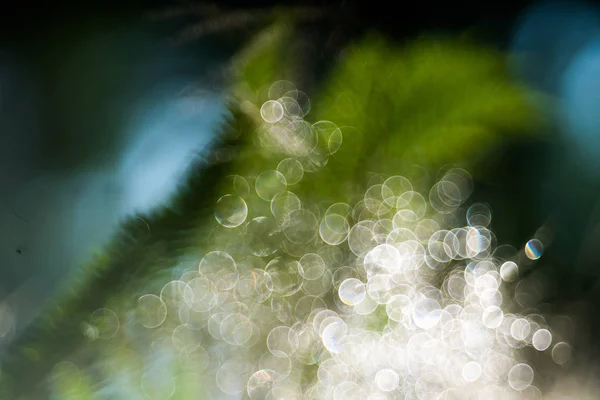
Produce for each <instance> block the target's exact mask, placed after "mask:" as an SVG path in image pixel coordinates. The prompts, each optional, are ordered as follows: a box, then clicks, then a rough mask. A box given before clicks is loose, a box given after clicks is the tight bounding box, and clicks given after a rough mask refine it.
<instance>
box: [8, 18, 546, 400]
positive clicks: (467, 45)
mask: <svg viewBox="0 0 600 400" xmlns="http://www.w3.org/2000/svg"><path fill="white" fill-rule="evenodd" d="M293 34H294V29H293V25H292V24H291V22H290V21H282V22H278V23H276V24H274V25H272V26H270V27H268V28H267V29H265V30H264V31H263V32H262V33H260V34H259V35H257V37H255V38H252V39H251V41H250V42H249V43H248V46H247V47H246V49H245V50H244V51H243V52H242V53H241V54H240V55H239V56H238V57H237V58H236V59H235V60H234V62H233V64H232V65H233V69H232V71H233V72H234V74H233V76H234V81H233V82H232V90H231V104H230V109H231V115H230V116H229V117H228V118H227V120H226V121H225V122H224V124H223V126H222V129H221V131H220V132H219V135H217V139H216V142H215V143H214V144H213V148H212V149H211V150H210V151H208V152H206V153H205V154H203V155H202V157H201V159H200V160H199V162H198V163H196V164H195V165H193V166H192V167H191V168H190V171H189V172H190V173H189V178H188V180H187V182H186V183H185V185H183V186H182V188H181V191H180V193H178V194H177V196H176V197H175V198H174V199H173V201H172V202H171V204H170V205H169V206H168V207H165V208H162V209H159V210H156V212H155V213H153V214H152V215H147V216H141V217H142V218H143V220H140V219H137V218H132V219H130V220H129V221H127V222H125V223H124V224H123V228H122V230H121V231H120V232H119V233H118V234H117V235H116V236H115V238H114V239H113V241H112V242H111V243H109V244H108V246H107V247H106V250H105V251H104V252H103V253H102V254H99V255H97V256H96V257H95V259H93V260H92V261H90V263H89V264H88V265H85V266H84V267H82V269H81V270H80V271H78V273H77V274H76V275H75V276H74V277H73V279H72V280H70V281H68V282H66V283H65V285H64V288H63V290H62V291H61V292H60V294H59V296H58V297H57V298H56V300H55V301H54V302H53V303H52V304H51V305H50V306H49V307H48V309H47V310H46V312H45V314H44V315H42V316H41V317H40V318H39V320H38V321H37V322H36V323H35V324H34V325H32V326H31V327H30V328H29V329H28V331H27V332H25V334H23V335H21V336H20V337H19V338H18V340H17V341H16V342H15V343H14V344H13V345H12V347H11V348H10V349H9V350H8V353H7V354H5V358H4V366H3V375H2V376H3V379H4V381H5V384H6V385H5V386H4V388H5V390H8V389H6V388H9V387H12V388H13V389H15V393H14V395H16V393H22V394H24V393H26V392H29V391H31V392H33V393H37V394H39V393H41V392H40V391H39V390H42V389H39V388H40V385H42V384H40V382H42V380H43V377H44V376H45V375H46V374H47V373H48V372H49V371H50V370H51V368H52V367H53V366H54V365H55V364H56V363H57V362H59V361H61V360H69V359H70V358H71V357H75V356H76V355H77V354H81V352H82V351H83V350H82V347H83V348H85V347H86V346H87V347H88V351H89V352H90V354H91V355H88V356H85V357H83V358H82V359H83V360H86V362H90V361H92V360H93V359H94V354H96V355H98V354H100V352H101V347H99V345H98V344H97V343H91V344H88V343H87V342H86V341H85V338H84V336H83V335H82V332H81V324H82V321H86V320H87V319H88V318H89V315H90V313H92V312H93V311H94V310H95V309H97V308H100V307H108V308H111V309H114V310H118V311H117V312H118V313H119V314H120V315H126V313H127V310H129V309H131V308H133V307H134V306H135V302H136V300H137V298H138V297H139V296H140V295H142V294H144V293H153V292H157V291H158V290H160V287H161V286H162V284H164V283H165V282H167V281H168V280H170V279H172V278H170V277H171V276H172V273H173V270H172V268H173V267H174V266H175V264H176V263H177V262H178V260H181V259H182V258H188V259H194V258H195V257H199V256H201V255H202V254H204V253H205V252H207V251H209V250H210V249H211V247H210V246H212V245H213V244H214V240H216V239H215V238H214V236H212V235H211V232H212V229H213V228H214V227H215V225H216V222H215V221H214V218H213V215H212V210H213V205H214V202H215V201H216V199H218V198H219V197H220V196H221V195H223V194H225V193H229V192H230V187H229V186H228V185H231V181H230V179H228V178H227V176H229V175H230V174H243V175H244V176H247V177H255V176H257V175H258V174H259V173H260V172H262V171H265V170H268V169H275V168H276V166H277V163H278V161H279V160H280V159H281V157H279V155H277V154H273V153H271V152H267V151H265V150H264V149H262V148H261V147H260V146H256V145H255V144H254V140H255V137H254V135H255V131H256V130H257V129H258V128H259V127H260V125H261V123H262V121H261V120H260V113H259V109H260V107H261V105H262V102H264V101H265V100H266V99H265V96H264V93H265V88H268V87H269V85H270V84H272V83H273V82H274V81H277V80H281V79H287V80H290V81H292V82H293V81H294V76H293V73H292V72H290V71H292V70H293V69H291V68H284V66H285V65H289V59H288V58H289V57H291V55H290V54H289V52H288V51H287V48H286V46H287V43H288V42H289V40H290V38H291V37H292V35H293ZM296 70H297V68H296ZM299 89H302V88H299ZM318 89H319V90H318V92H317V93H309V96H310V98H311V99H312V100H313V101H312V106H311V108H312V111H311V112H310V113H309V114H308V116H307V119H308V120H310V121H311V122H313V123H314V122H317V121H321V120H328V121H332V122H333V123H335V124H336V125H337V126H339V127H340V129H341V132H342V135H343V144H342V146H341V148H340V150H339V151H338V152H337V153H335V154H333V155H332V156H330V158H329V160H328V161H327V165H326V166H325V167H324V168H322V169H321V170H320V171H319V172H318V173H307V174H306V175H305V177H304V179H303V180H302V182H301V183H300V184H298V185H297V186H295V188H294V191H295V192H296V194H298V196H300V198H302V199H310V200H311V201H312V202H315V203H318V202H326V203H329V204H331V203H333V202H336V201H344V202H351V201H352V200H353V199H356V196H358V195H359V194H360V193H364V188H365V187H366V185H367V183H368V179H369V176H370V175H369V173H377V174H381V175H382V176H385V175H394V174H400V175H410V168H412V165H414V164H418V165H422V166H425V167H427V168H430V170H431V171H434V172H435V170H436V169H438V168H440V167H442V166H444V165H446V164H448V163H452V164H460V165H466V166H469V167H470V171H471V172H473V173H475V174H476V173H477V163H478V162H479V161H480V160H481V159H483V158H485V157H486V154H488V153H489V152H490V151H492V150H493V149H494V146H495V145H497V144H499V143H501V141H502V140H503V139H504V138H505V137H516V136H518V135H530V134H531V133H532V132H533V129H534V127H535V125H536V123H537V122H538V121H537V120H536V118H535V114H534V113H533V111H532V110H531V109H530V108H529V107H528V106H527V105H526V102H525V99H524V95H523V92H522V89H521V88H520V87H519V86H517V85H516V84H515V83H513V82H512V81H511V80H510V79H509V76H508V73H507V71H506V68H505V57H504V55H503V54H499V53H497V52H494V51H491V50H489V49H487V48H485V47H484V46H480V45H477V44H473V43H471V42H469V41H468V40H464V39H446V38H444V39H433V38H422V39H418V40H416V41H414V42H411V43H410V44H408V45H406V46H398V45H396V44H394V43H391V42H389V41H387V40H386V39H385V38H383V37H381V36H378V35H371V36H368V37H365V38H364V39H363V40H361V41H360V42H358V43H355V44H353V45H351V46H350V47H349V48H347V49H346V50H345V51H344V54H343V55H342V57H341V58H340V60H339V61H338V62H337V63H336V64H335V65H334V66H333V67H332V69H331V70H330V71H329V73H328V79H327V80H326V81H325V83H324V84H323V85H322V86H321V87H320V88H318ZM248 206H249V209H250V210H251V214H250V215H249V216H248V218H253V217H255V216H259V215H268V213H269V207H268V204H267V203H266V202H261V201H260V200H258V201H251V200H249V201H248ZM142 221H143V222H142ZM146 223H147V225H146ZM217 239H218V238H217ZM377 315H379V314H377ZM377 315H375V317H374V319H373V321H371V322H370V324H371V325H372V327H373V329H377V327H378V326H381V324H382V321H380V320H378V318H377ZM111 340H113V341H115V342H117V343H120V344H121V345H124V346H126V347H129V348H131V347H135V346H134V345H133V344H132V343H131V342H129V340H130V339H127V338H120V339H111ZM118 353H119V352H117V354H116V355H115V354H113V356H114V357H118V356H119V354H118ZM123 354H127V353H123ZM113 356H111V357H113ZM121 358H123V357H121ZM122 361H123V364H125V363H127V362H131V359H128V358H127V357H125V360H122ZM309 372H310V371H307V373H309ZM313 373H314V371H313ZM89 379H91V378H90V377H89V376H87V375H85V370H84V372H82V378H81V380H80V381H79V383H78V385H79V386H78V389H77V393H76V398H78V399H93V398H95V397H94V394H93V392H94V389H93V385H92V384H90V383H89V382H88V380H89ZM67 384H68V382H67ZM36 385H37V386H36ZM67 389H68V390H67ZM67 389H64V391H65V393H67V392H69V391H70V390H71V389H69V388H67ZM186 390H189V391H194V390H196V389H193V388H191V389H189V388H188V389H185V388H184V387H182V388H181V391H179V392H178V394H177V395H176V397H174V398H176V399H185V398H188V397H186ZM33 396H35V394H34V395H33ZM7 398H8V397H7ZM10 398H21V397H10ZM22 398H29V397H22ZM33 398H36V397H33ZM60 398H68V397H60Z"/></svg>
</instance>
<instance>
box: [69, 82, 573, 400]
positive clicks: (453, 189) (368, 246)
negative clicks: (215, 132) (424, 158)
mask: <svg viewBox="0 0 600 400" xmlns="http://www.w3.org/2000/svg"><path fill="white" fill-rule="evenodd" d="M268 97H269V100H267V101H266V102H264V104H263V105H262V107H261V108H260V116H261V118H262V120H263V121H264V125H263V126H262V127H261V129H259V131H258V132H257V137H256V140H255V143H257V144H258V145H260V146H261V147H265V148H271V149H275V150H276V151H277V152H278V153H281V154H282V155H283V156H282V158H281V161H280V162H279V163H278V164H277V167H276V168H275V169H273V170H267V171H264V172H262V173H260V174H259V175H258V176H256V177H254V178H253V179H250V178H245V177H242V176H239V175H236V176H232V177H230V178H231V179H230V186H229V187H230V188H231V190H230V193H224V194H223V195H222V196H221V197H220V198H219V199H218V200H217V201H216V204H215V209H214V216H215V220H216V221H217V223H218V225H217V226H216V227H215V229H214V232H213V236H212V238H213V239H214V243H215V246H214V249H212V250H211V251H208V252H206V253H205V254H204V256H203V257H202V258H201V260H200V261H199V262H198V263H195V264H194V265H193V268H189V266H187V267H186V268H184V269H182V270H177V273H178V276H176V279H174V280H171V281H169V282H168V283H167V284H165V285H164V286H163V287H162V290H161V291H160V293H158V294H153V293H149V294H144V295H142V296H140V297H139V298H138V300H137V305H136V309H135V310H132V315H133V317H131V318H133V320H135V324H137V325H141V326H143V327H144V328H145V329H146V330H148V331H151V332H152V333H151V337H152V340H153V342H152V346H151V348H152V349H153V350H157V349H159V348H160V349H161V351H166V350H165V349H168V351H169V352H170V353H171V354H175V355H176V356H175V358H176V359H177V360H178V361H177V362H179V363H183V364H185V365H189V366H191V367H190V370H191V371H192V372H193V376H196V377H197V376H200V375H202V376H203V377H204V379H203V381H202V382H203V389H202V390H203V391H205V392H206V393H212V394H209V395H207V396H208V397H209V398H250V399H301V398H306V399H334V400H342V399H361V400H364V399H371V400H380V399H471V398H473V399H505V398H531V399H537V398H541V391H540V390H539V389H538V388H537V387H536V385H535V373H534V368H533V367H532V365H530V364H529V363H528V361H527V360H526V359H524V358H523V356H522V355H521V349H523V348H524V347H531V348H533V349H535V350H536V351H538V352H543V353H547V354H548V357H550V359H552V360H553V361H554V362H555V363H556V364H559V365H560V364H565V363H567V362H568V361H569V357H570V346H569V345H568V344H567V343H565V342H562V341H557V340H556V338H555V337H554V334H555V332H554V331H553V329H552V328H551V327H550V326H549V325H548V323H547V322H546V320H545V318H544V317H543V316H542V315H541V313H540V312H539V311H537V310H535V309H532V308H528V309H527V310H524V312H519V306H520V305H521V302H519V299H518V298H517V297H518V296H516V295H515V293H516V291H515V286H516V285H517V283H518V281H519V260H520V259H519V257H518V256H517V255H518V254H517V253H519V252H517V250H516V249H514V248H513V247H511V246H506V245H504V246H499V245H498V244H497V242H496V237H495V235H494V233H493V232H492V231H491V230H490V226H491V225H490V224H491V220H492V213H491V210H490V208H489V206H487V205H486V204H483V203H475V204H470V205H468V206H466V201H467V199H468V198H469V196H470V195H471V192H472V190H473V187H472V186H473V183H472V180H471V177H470V175H469V174H468V172H467V171H465V170H464V169H461V168H447V169H445V170H443V171H441V173H440V174H439V177H438V178H439V179H437V181H436V183H435V184H433V186H432V187H431V188H430V190H429V191H428V193H419V191H417V190H416V188H415V187H413V183H412V182H411V180H409V179H407V178H406V177H403V176H400V175H396V176H389V177H381V176H378V175H377V176H376V177H375V178H373V179H371V181H370V182H369V187H368V189H367V190H366V191H365V192H364V196H362V199H361V200H360V201H358V202H357V203H356V204H347V203H335V204H329V205H327V206H326V207H324V206H323V205H322V203H319V204H318V203H317V202H315V201H313V202H309V201H308V200H306V199H300V197H299V196H298V195H296V194H294V193H293V192H292V191H291V190H292V189H293V186H294V185H296V184H297V183H299V182H301V180H302V179H303V176H304V174H305V173H315V172H317V171H318V170H319V169H320V168H323V167H324V166H325V165H326V164H327V162H328V158H329V156H331V155H332V154H334V153H335V152H336V151H337V150H338V149H339V147H340V146H341V144H342V131H341V130H340V129H339V128H338V127H337V126H336V125H335V124H333V123H332V122H329V121H320V122H317V123H315V124H312V125H311V124H309V123H308V122H306V121H305V120H304V119H303V117H304V115H305V114H306V113H307V112H308V111H309V110H310V102H309V100H308V98H307V97H306V96H305V95H304V94H303V93H302V92H300V91H299V90H297V89H296V88H295V87H294V86H293V84H291V83H290V82H287V81H279V82H276V83H275V84H274V85H273V86H271V87H270V89H269V91H268ZM249 182H252V183H253V185H252V184H251V183H249ZM252 186H253V187H252ZM252 204H258V206H257V207H258V209H259V210H260V212H262V211H263V210H267V211H268V212H265V213H264V215H260V216H257V217H255V218H250V215H252V213H251V212H250V211H251V208H252ZM259 214H260V213H259ZM542 252H543V244H542V241H540V240H538V239H532V240H531V241H529V242H528V243H527V244H526V245H525V246H524V249H523V250H521V252H520V253H521V254H524V255H525V256H526V257H527V259H528V260H536V259H538V258H540V257H541V255H542ZM521 308H523V307H521ZM122 318H124V317H122ZM92 319H93V320H94V321H90V324H88V325H86V334H87V335H88V336H92V337H93V338H104V339H108V338H110V337H112V336H114V335H115V334H116V332H117V331H118V330H119V317H118V316H117V315H116V314H115V313H114V312H112V311H111V310H108V309H101V310H99V311H97V312H95V313H94V314H93V316H92ZM136 332H137V331H136ZM111 335H112V336H111ZM63 367H64V365H63ZM156 371H157V369H156V368H148V370H147V371H146V373H144V375H143V376H142V378H141V387H142V390H143V392H144V394H145V395H146V396H147V397H149V398H151V399H168V398H170V397H171V396H172V395H173V393H175V390H176V387H177V384H176V379H175V378H173V379H172V380H169V379H171V378H168V377H166V375H164V374H162V375H160V376H159V375H158V374H157V372H156ZM207 377H208V378H207ZM165 382H166V383H165ZM211 390H214V391H212V392H211Z"/></svg>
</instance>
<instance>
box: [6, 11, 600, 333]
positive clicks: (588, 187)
mask: <svg viewBox="0 0 600 400" xmlns="http://www.w3.org/2000/svg"><path fill="white" fill-rule="evenodd" d="M278 5H279V4H277V3H273V2H264V1H252V2H236V1H220V2H218V3H214V4H213V3H202V2H198V3H188V2H185V3H184V2H170V1H158V0H154V1H147V2H142V1H127V0H124V1H121V2H118V3H117V2H114V3H112V2H106V1H104V2H100V1H89V2H84V3H79V4H75V5H68V6H67V5H66V4H46V5H41V6H34V5H33V4H25V3H21V4H20V5H18V6H17V5H16V4H15V5H12V7H13V8H12V9H4V10H3V11H2V13H1V15H0V29H2V35H0V300H1V301H7V302H8V304H10V307H11V309H13V310H14V312H15V313H18V314H19V316H20V317H19V322H18V326H17V332H18V331H19V330H20V329H23V328H24V327H25V326H26V325H27V323H28V321H31V319H32V318H33V317H34V316H35V315H36V313H37V312H38V311H39V309H40V307H41V306H42V305H43V304H44V302H45V301H46V300H47V299H48V298H49V296H50V295H51V294H52V293H54V291H55V290H56V289H57V288H58V286H59V285H60V283H61V281H62V280H63V279H64V278H65V276H67V274H68V273H69V272H70V271H73V270H75V269H77V268H79V267H80V266H81V264H82V263H83V262H84V261H85V260H86V258H87V257H89V256H90V254H91V252H92V251H94V250H97V249H99V248H100V247H101V246H102V245H103V244H104V243H105V242H106V241H107V240H108V239H109V238H110V236H111V233H112V232H114V230H115V229H116V228H117V226H118V223H119V221H120V220H122V218H124V217H125V216H128V215H131V214H133V213H136V212H149V211H151V210H152V209H153V208H154V207H156V206H157V205H160V204H162V203H164V202H165V201H166V200H167V199H168V198H169V196H171V195H172V194H173V193H174V192H175V190H176V189H177V187H178V184H179V183H180V182H181V180H182V177H183V174H184V172H185V170H186V167H187V166H188V165H189V163H190V162H191V160H192V159H193V158H194V156H195V154H197V152H198V151H199V150H200V149H202V148H204V147H205V146H207V145H209V143H210V141H211V139H212V135H214V134H215V129H214V128H215V126H216V124H218V122H219V121H220V120H221V118H222V116H223V115H224V112H225V105H224V96H223V90H224V87H225V85H226V83H227V82H226V81H225V80H224V78H223V77H224V74H223V70H224V68H225V67H226V65H227V62H228V61H229V59H230V57H231V56H232V55H233V54H234V53H235V52H236V51H237V50H239V49H240V48H241V46H242V45H244V44H245V39H247V37H248V35H249V34H251V33H252V32H254V31H255V30H256V28H257V26H259V25H260V24H261V21H263V20H264V19H262V17H260V15H261V12H262V11H263V10H264V9H266V8H269V7H274V6H278ZM285 6H290V4H285ZM298 6H303V7H315V8H316V9H324V10H328V11H329V12H331V11H333V12H332V14H333V15H334V17H331V18H327V19H324V20H323V21H321V22H317V23H316V27H317V28H316V33H315V35H316V36H315V37H316V38H321V39H326V40H322V41H320V43H323V49H322V51H321V52H319V55H318V57H315V60H314V64H313V65H312V66H311V67H312V68H313V69H314V70H313V71H312V72H311V74H309V75H311V76H312V78H311V79H312V80H311V79H309V82H307V84H308V85H310V84H312V85H319V82H320V81H319V79H320V77H322V76H323V74H324V73H325V72H326V71H327V68H328V66H329V64H330V63H331V61H332V60H333V59H335V57H337V55H338V54H339V52H340V51H341V50H342V49H343V48H344V47H345V45H346V44H348V43H350V42H351V41H352V40H354V39H355V38H357V37H360V36H361V35H362V34H363V33H364V32H366V31H369V30H378V31H381V32H383V33H385V34H386V35H387V36H389V37H390V38H391V39H392V40H394V41H397V42H398V43H404V42H407V41H409V40H410V39H412V38H414V37H416V36H417V35H418V34H420V33H423V32H434V33H452V34H462V33H464V32H469V33H470V34H472V35H475V36H476V37H478V38H479V39H481V40H482V41H484V42H485V43H488V44H490V45H491V46H494V47H496V48H498V49H500V50H504V51H508V52H510V53H511V61H510V62H511V65H510V68H511V71H512V73H513V74H514V78H515V79H516V80H519V81H521V82H523V83H524V84H525V85H528V86H529V87H531V88H533V89H534V93H535V94H536V95H534V96H532V98H531V99H530V101H531V102H532V104H534V105H535V106H536V107H538V108H539V109H540V110H541V111H542V112H543V115H544V116H545V118H546V121H545V122H546V123H545V124H544V127H543V129H544V130H545V131H546V132H545V134H544V135H542V136H541V139H540V138H539V137H536V138H535V139H523V140H519V141H514V142H510V143H508V142H507V143H505V144H504V145H503V147H502V150H501V151H498V152H497V153H495V154H494V155H493V157H492V159H490V160H489V162H488V163H487V165H489V171H486V174H485V178H481V179H479V180H478V181H476V191H475V192H474V198H475V200H479V201H485V202H487V203H489V205H490V207H491V209H492V210H493V211H494V214H495V215H496V216H499V218H498V219H497V220H495V222H494V229H495V232H496V234H497V236H498V239H499V242H503V243H509V244H512V245H513V246H515V247H516V248H521V247H522V246H523V244H524V243H525V242H526V241H527V240H528V239H529V238H531V237H533V236H534V235H535V234H536V231H538V230H539V229H540V228H542V227H543V228H544V229H546V231H545V232H549V233H548V234H549V235H551V236H552V246H551V247H550V248H548V249H547V251H546V252H545V254H544V263H543V265H542V266H540V267H539V268H538V269H540V270H541V271H542V272H541V273H542V275H543V276H544V278H545V279H546V281H547V289H546V292H545V294H546V296H545V300H546V301H547V302H548V303H551V304H553V305H554V306H556V307H559V308H560V307H561V305H563V304H564V306H565V307H567V305H568V307H569V309H572V308H573V307H575V308H576V309H577V311H578V312H579V313H581V314H582V315H584V316H587V318H589V319H590V321H591V322H592V328H593V329H592V330H591V331H590V332H589V334H593V333H594V332H600V331H598V329H599V328H600V324H599V323H600V318H598V315H600V314H598V313H597V309H598V306H600V287H598V286H597V281H598V276H599V275H600V252H599V250H598V249H599V246H598V245H597V243H598V241H599V240H600V202H599V200H600V198H599V195H600V8H599V6H598V5H597V3H596V2H574V1H564V2H547V1H543V2H533V1H519V2H517V1H513V2H500V1H499V2H487V3H486V2H474V1H472V2H466V1H464V2H453V3H451V4H450V3H446V4H444V5H439V4H438V3H435V2H429V1H418V2H408V3H402V4H400V7H399V9H398V8H395V7H394V9H393V10H392V5H391V4H388V3H385V2H358V1H336V2H333V1H320V2H317V1H315V2H311V4H309V3H307V2H301V4H298ZM172 7H178V8H181V9H183V10H184V11H183V12H180V13H172V16H171V17H169V18H156V15H154V14H155V13H156V12H160V11H164V10H168V9H170V8H172ZM240 10H242V11H244V12H247V13H248V15H249V16H250V18H249V19H248V20H249V21H250V22H244V23H237V22H235V21H234V22H231V23H229V22H226V21H227V19H219V18H217V17H218V16H220V15H221V14H223V13H228V12H233V11H240ZM211 18H213V19H214V20H215V21H224V22H218V23H216V25H217V28H216V30H217V32H207V33H204V34H202V35H198V36H199V37H194V35H191V36H190V35H188V36H187V37H185V40H183V41H179V42H177V43H174V42H173V41H170V40H169V39H172V38H177V37H180V36H178V35H180V34H181V33H182V32H183V33H185V32H186V27H189V26H193V25H194V24H195V23H196V22H197V21H198V20H199V19H201V20H211ZM220 24H222V25H220ZM188 33H189V32H188ZM574 301H575V302H576V303H573V302H574ZM573 304H576V306H573Z"/></svg>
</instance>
